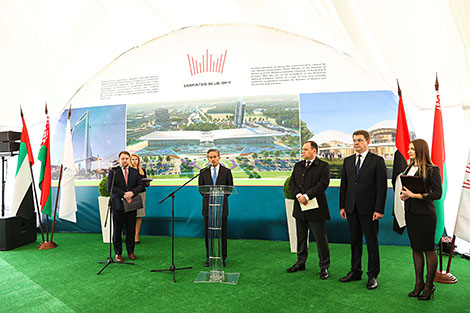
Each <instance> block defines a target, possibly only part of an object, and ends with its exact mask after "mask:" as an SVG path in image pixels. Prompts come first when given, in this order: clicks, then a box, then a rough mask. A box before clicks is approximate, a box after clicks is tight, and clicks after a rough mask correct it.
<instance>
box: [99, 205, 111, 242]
mask: <svg viewBox="0 0 470 313" xmlns="http://www.w3.org/2000/svg"><path fill="white" fill-rule="evenodd" d="M108 201H109V197H98V204H99V207H100V220H101V235H102V236H103V242H104V243H109V240H110V238H109V227H111V236H112V232H113V229H112V227H113V222H112V219H111V218H110V217H108V223H107V224H106V227H105V226H104V224H105V222H106V213H107V211H108Z"/></svg>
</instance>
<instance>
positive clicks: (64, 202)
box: [59, 118, 77, 223]
mask: <svg viewBox="0 0 470 313" xmlns="http://www.w3.org/2000/svg"><path fill="white" fill-rule="evenodd" d="M62 165H63V168H64V169H63V170H64V172H63V173H62V181H61V186H62V187H61V192H60V203H59V208H60V210H59V217H60V218H61V219H64V220H68V221H70V222H73V223H76V222H77V219H76V212H77V199H76V197H75V175H77V170H76V168H75V160H74V157H73V145H72V134H71V133H70V118H69V119H68V120H67V126H66V128H65V141H64V152H63V155H62Z"/></svg>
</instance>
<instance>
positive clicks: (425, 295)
mask: <svg viewBox="0 0 470 313" xmlns="http://www.w3.org/2000/svg"><path fill="white" fill-rule="evenodd" d="M434 291H436V287H435V286H432V288H431V289H427V290H426V288H424V291H423V293H422V294H421V296H419V297H418V300H430V299H431V298H434Z"/></svg>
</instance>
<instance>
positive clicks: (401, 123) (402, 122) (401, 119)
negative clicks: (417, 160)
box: [392, 86, 410, 234]
mask: <svg viewBox="0 0 470 313" xmlns="http://www.w3.org/2000/svg"><path fill="white" fill-rule="evenodd" d="M398 95H399V96H400V99H399V101H398V117H397V132H396V136H395V146H396V148H397V150H396V151H395V154H394V157H393V171H392V183H393V188H394V190H395V202H394V210H393V213H394V216H395V219H394V221H393V230H394V231H395V232H397V233H400V234H401V233H403V231H404V228H403V227H405V226H406V223H405V204H404V201H402V200H400V191H401V189H402V185H401V180H400V179H399V178H398V179H397V177H398V176H399V175H400V174H401V173H403V171H404V170H405V168H406V167H407V166H408V159H409V158H410V156H409V155H408V148H409V145H410V133H409V131H408V123H407V122H406V115H405V108H404V106H403V99H402V97H401V90H400V86H398Z"/></svg>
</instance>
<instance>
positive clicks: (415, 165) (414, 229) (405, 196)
mask: <svg viewBox="0 0 470 313" xmlns="http://www.w3.org/2000/svg"><path fill="white" fill-rule="evenodd" d="M408 154H409V155H410V163H409V165H408V167H407V168H406V170H405V172H404V174H405V175H414V176H420V177H422V178H423V180H424V184H425V187H426V192H425V193H423V194H420V193H413V192H411V191H410V190H408V189H407V188H406V187H403V189H402V190H401V195H400V199H401V200H403V201H405V219H406V226H407V228H408V236H409V238H410V243H411V248H412V249H413V262H414V267H415V274H416V283H415V288H414V290H413V291H412V292H410V293H409V294H408V296H409V297H418V299H419V300H429V299H430V298H431V296H433V295H434V291H435V290H436V287H434V284H433V281H434V276H435V274H436V269H437V255H436V251H435V248H434V236H435V233H436V208H435V207H434V203H433V201H434V200H438V199H440V198H441V195H442V181H441V173H440V170H439V167H437V166H435V165H433V164H432V162H431V158H430V157H429V147H428V144H427V143H426V141H424V140H423V139H415V140H413V141H412V142H411V143H410V147H409V150H408ZM424 256H426V267H427V276H426V283H425V282H424V278H423V272H424Z"/></svg>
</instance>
